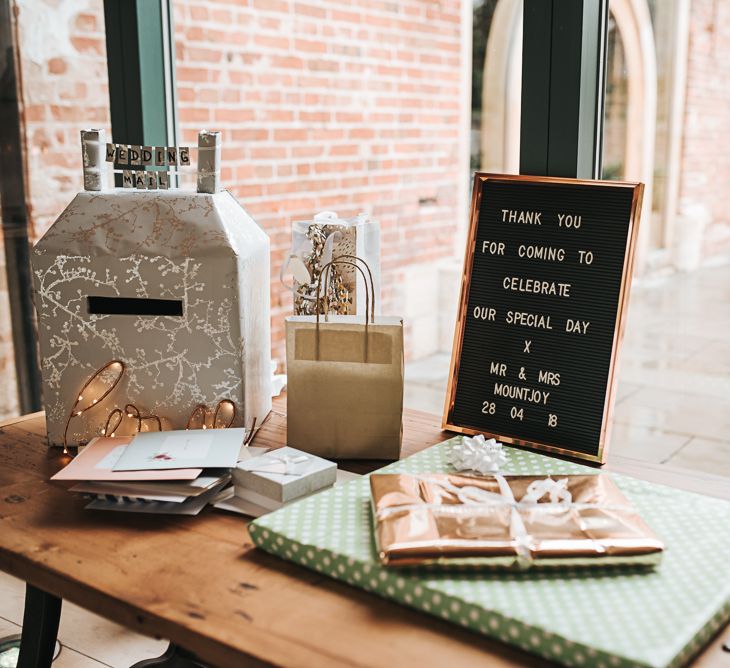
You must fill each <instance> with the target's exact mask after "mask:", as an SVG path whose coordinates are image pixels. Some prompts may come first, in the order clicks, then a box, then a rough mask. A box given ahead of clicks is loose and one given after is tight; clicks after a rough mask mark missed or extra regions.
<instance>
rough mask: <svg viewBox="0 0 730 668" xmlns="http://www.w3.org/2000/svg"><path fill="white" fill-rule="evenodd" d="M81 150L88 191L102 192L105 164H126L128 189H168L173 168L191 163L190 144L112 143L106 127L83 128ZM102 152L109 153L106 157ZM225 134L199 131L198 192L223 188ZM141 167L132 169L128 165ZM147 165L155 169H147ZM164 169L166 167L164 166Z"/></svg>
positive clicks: (125, 177)
mask: <svg viewBox="0 0 730 668" xmlns="http://www.w3.org/2000/svg"><path fill="white" fill-rule="evenodd" d="M81 151H82V157H83V165H84V190H94V191H101V190H103V189H104V182H105V177H106V173H105V163H112V165H122V166H123V168H122V169H120V170H115V171H119V172H120V173H121V174H122V186H123V187H124V188H136V189H137V190H167V189H169V187H170V177H169V172H170V171H177V168H178V167H189V166H190V164H191V163H190V148H189V147H187V146H180V147H177V146H137V145H134V144H132V145H129V144H113V143H108V142H106V140H105V137H104V130H99V129H89V130H82V131H81ZM102 154H103V155H104V156H105V157H104V159H103V160H102ZM220 158H221V133H220V132H214V131H210V130H201V131H200V133H198V192H199V193H210V194H212V193H217V192H218V191H219V190H220ZM129 166H131V167H140V169H128V168H125V167H129ZM144 167H153V168H154V169H150V170H145V169H144ZM160 168H163V169H160Z"/></svg>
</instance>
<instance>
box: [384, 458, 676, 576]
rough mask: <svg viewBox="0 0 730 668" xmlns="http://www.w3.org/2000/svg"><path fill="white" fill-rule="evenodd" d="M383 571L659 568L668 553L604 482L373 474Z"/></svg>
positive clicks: (594, 477) (613, 487) (593, 477)
mask: <svg viewBox="0 0 730 668" xmlns="http://www.w3.org/2000/svg"><path fill="white" fill-rule="evenodd" d="M370 488H371V493H372V504H373V515H374V520H375V535H376V541H377V545H378V553H379V558H380V561H381V563H383V564H388V565H394V566H396V565H397V566H407V565H419V564H441V565H445V566H454V567H455V566H459V567H464V566H480V567H485V566H487V567H488V566H492V567H500V568H509V567H518V568H525V567H533V566H535V567H545V566H553V567H555V566H569V567H576V566H581V567H582V566H619V565H628V564H632V565H637V566H643V567H647V566H654V565H656V564H657V563H658V562H659V561H660V559H661V555H662V551H663V549H664V545H663V544H662V542H661V541H660V540H659V539H658V538H657V537H656V536H655V535H654V534H653V533H652V531H651V529H650V528H649V527H648V526H647V525H646V524H645V522H644V521H643V520H642V519H641V517H640V516H639V515H638V513H637V512H636V510H634V509H633V508H632V506H631V505H630V504H629V502H628V501H627V499H626V497H624V495H623V494H622V493H621V492H620V491H619V489H618V487H616V485H615V484H614V483H613V481H612V480H611V479H610V478H609V477H608V476H606V475H604V474H597V475H568V476H562V477H560V478H558V479H555V480H553V479H551V478H546V477H544V476H502V475H499V474H495V475H492V476H486V477H476V476H466V475H448V474H437V473H433V474H422V475H406V474H377V473H376V474H373V475H371V476H370Z"/></svg>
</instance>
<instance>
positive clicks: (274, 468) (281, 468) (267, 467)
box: [247, 452, 312, 477]
mask: <svg viewBox="0 0 730 668" xmlns="http://www.w3.org/2000/svg"><path fill="white" fill-rule="evenodd" d="M261 458H262V459H271V460H273V461H271V462H264V463H263V466H260V467H259V468H255V469H247V470H248V472H249V473H274V474H276V475H292V476H296V477H300V476H303V475H304V474H305V473H307V469H306V468H305V469H304V470H303V471H292V470H290V469H291V467H292V466H298V465H299V464H304V463H305V462H307V461H309V460H311V459H312V458H311V457H309V456H308V455H304V454H301V455H277V454H276V453H275V452H269V453H267V454H266V455H262V457H261Z"/></svg>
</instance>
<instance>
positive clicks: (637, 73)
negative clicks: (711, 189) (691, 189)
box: [609, 0, 657, 273]
mask: <svg viewBox="0 0 730 668" xmlns="http://www.w3.org/2000/svg"><path fill="white" fill-rule="evenodd" d="M609 9H610V11H611V14H612V15H613V18H614V20H615V21H616V28H617V30H618V34H619V36H620V38H621V43H622V45H623V50H624V55H625V58H626V70H627V74H628V76H627V81H628V95H627V113H626V147H625V159H624V178H625V179H627V180H629V181H642V182H643V183H644V184H645V189H644V203H643V206H642V210H641V226H640V229H639V240H638V247H637V249H636V264H635V271H636V273H642V272H643V269H644V267H645V265H646V261H647V255H648V252H649V242H650V230H651V226H652V225H653V224H654V221H652V184H653V180H654V138H655V136H656V113H657V66H656V51H655V48H654V31H653V28H652V23H651V15H650V14H649V7H648V5H647V3H646V0H611V3H610V5H609Z"/></svg>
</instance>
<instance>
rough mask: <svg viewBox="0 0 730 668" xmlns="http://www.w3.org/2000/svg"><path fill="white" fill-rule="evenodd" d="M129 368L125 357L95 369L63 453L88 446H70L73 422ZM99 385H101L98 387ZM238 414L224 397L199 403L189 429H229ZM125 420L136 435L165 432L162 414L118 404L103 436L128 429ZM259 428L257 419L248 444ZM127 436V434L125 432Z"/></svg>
mask: <svg viewBox="0 0 730 668" xmlns="http://www.w3.org/2000/svg"><path fill="white" fill-rule="evenodd" d="M126 368H127V367H126V364H125V363H124V362H122V361H121V360H111V361H110V362H107V363H106V364H105V365H104V366H102V367H101V368H99V369H98V370H97V371H96V372H94V374H92V375H91V376H90V377H89V379H88V380H87V381H86V382H85V383H84V384H83V386H82V387H81V390H80V391H79V393H78V395H77V399H76V401H75V402H74V404H73V406H72V408H71V411H70V412H69V414H68V418H67V419H66V426H65V428H64V431H63V453H64V454H65V455H69V456H73V455H74V454H75V453H72V452H71V449H70V448H71V447H73V448H77V447H78V446H80V445H84V443H77V444H76V445H73V446H69V443H68V431H69V427H70V425H71V422H72V421H73V420H74V419H75V418H77V417H79V416H80V415H82V414H83V413H85V412H86V411H88V410H91V409H92V408H96V407H97V406H99V405H100V404H101V403H102V402H103V401H104V400H105V399H106V398H107V397H108V396H109V395H110V394H111V393H112V391H113V390H114V389H115V388H116V387H117V386H118V385H119V383H120V381H121V380H122V377H123V376H124V373H125V371H126ZM97 385H98V386H99V388H98V389H97ZM236 415H237V410H236V404H235V403H234V402H233V401H231V400H230V399H221V400H220V401H219V402H218V403H217V404H216V405H215V408H213V410H212V411H211V410H209V409H208V407H207V406H206V405H205V404H198V405H196V406H195V407H194V408H193V410H192V412H191V413H190V416H189V417H188V420H187V424H186V427H185V429H228V428H229V427H231V426H232V425H233V423H234V422H235V420H236ZM209 418H210V419H209ZM125 420H131V421H132V423H133V428H132V429H131V431H132V433H133V434H135V433H139V432H141V431H153V430H155V431H164V430H163V424H162V419H161V418H160V416H158V415H155V414H154V413H147V412H145V411H144V410H142V409H140V408H139V407H137V406H136V405H135V404H133V403H127V404H125V406H124V410H122V409H120V408H119V407H115V408H113V409H112V410H111V411H110V412H109V415H108V416H107V418H106V421H105V423H104V427H103V428H102V429H101V434H102V436H108V437H111V438H114V437H116V436H117V435H118V432H119V431H120V430H122V429H123V430H124V431H125V432H126V431H127V430H126V429H125V428H124V423H125ZM196 425H197V426H196ZM255 427H256V418H254V419H253V422H252V424H251V429H250V430H249V433H248V434H247V439H246V441H244V444H246V445H247V444H248V443H249V442H250V440H252V437H253V435H255V433H256V431H258V430H257V429H255ZM119 435H121V434H119ZM125 435H127V434H126V433H125Z"/></svg>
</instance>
